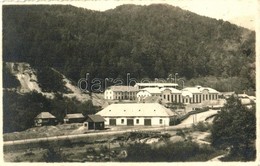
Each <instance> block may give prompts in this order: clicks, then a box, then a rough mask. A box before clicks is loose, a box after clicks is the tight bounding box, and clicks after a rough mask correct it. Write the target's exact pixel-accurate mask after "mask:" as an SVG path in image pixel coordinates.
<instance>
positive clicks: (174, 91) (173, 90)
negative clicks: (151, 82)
mask: <svg viewBox="0 0 260 166" xmlns="http://www.w3.org/2000/svg"><path fill="white" fill-rule="evenodd" d="M167 89H169V90H170V91H171V93H181V91H180V90H178V89H175V88H161V90H162V91H164V90H167Z"/></svg>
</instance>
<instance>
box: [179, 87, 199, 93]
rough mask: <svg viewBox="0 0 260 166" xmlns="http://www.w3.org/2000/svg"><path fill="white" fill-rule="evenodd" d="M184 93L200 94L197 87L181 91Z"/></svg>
mask: <svg viewBox="0 0 260 166" xmlns="http://www.w3.org/2000/svg"><path fill="white" fill-rule="evenodd" d="M186 91H188V92H191V93H201V91H200V90H199V89H198V88H197V87H187V88H184V89H182V93H183V92H186Z"/></svg>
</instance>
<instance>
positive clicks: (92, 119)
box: [85, 115, 105, 130]
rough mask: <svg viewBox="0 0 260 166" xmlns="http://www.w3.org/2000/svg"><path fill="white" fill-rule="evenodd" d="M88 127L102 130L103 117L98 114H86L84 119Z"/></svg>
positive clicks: (103, 124)
mask: <svg viewBox="0 0 260 166" xmlns="http://www.w3.org/2000/svg"><path fill="white" fill-rule="evenodd" d="M86 122H87V123H85V124H87V126H88V129H89V130H91V129H94V130H104V129H105V119H104V118H103V117H102V116H100V115H88V116H87V120H86Z"/></svg>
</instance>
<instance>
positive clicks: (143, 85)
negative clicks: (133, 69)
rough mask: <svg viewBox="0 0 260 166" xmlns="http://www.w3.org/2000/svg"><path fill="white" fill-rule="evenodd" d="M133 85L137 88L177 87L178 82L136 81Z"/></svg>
mask: <svg viewBox="0 0 260 166" xmlns="http://www.w3.org/2000/svg"><path fill="white" fill-rule="evenodd" d="M135 87H136V88H138V89H143V88H176V87H178V84H176V83H155V82H151V83H136V84H135Z"/></svg>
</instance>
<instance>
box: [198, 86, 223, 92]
mask: <svg viewBox="0 0 260 166" xmlns="http://www.w3.org/2000/svg"><path fill="white" fill-rule="evenodd" d="M200 89H201V91H203V90H208V91H209V93H219V92H218V91H217V90H215V89H213V88H209V87H201V88H200Z"/></svg>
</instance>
